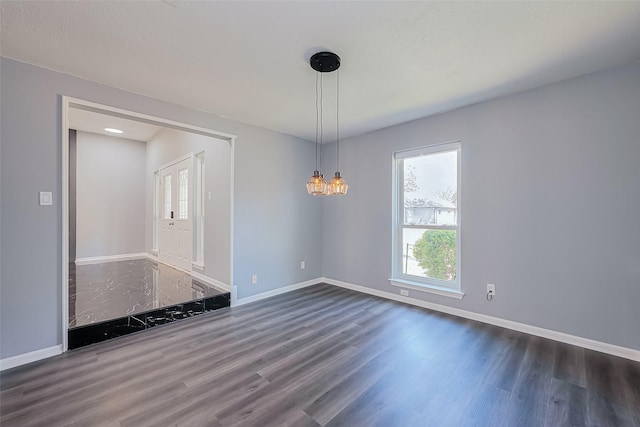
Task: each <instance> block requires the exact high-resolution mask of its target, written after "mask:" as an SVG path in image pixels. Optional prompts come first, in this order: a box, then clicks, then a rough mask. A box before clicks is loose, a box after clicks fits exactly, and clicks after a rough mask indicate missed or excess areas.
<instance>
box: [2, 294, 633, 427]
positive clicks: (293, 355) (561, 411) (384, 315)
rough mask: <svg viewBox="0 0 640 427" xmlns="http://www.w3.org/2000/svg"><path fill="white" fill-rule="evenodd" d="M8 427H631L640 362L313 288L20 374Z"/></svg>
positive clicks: (7, 406) (8, 393) (14, 375)
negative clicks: (65, 426)
mask: <svg viewBox="0 0 640 427" xmlns="http://www.w3.org/2000/svg"><path fill="white" fill-rule="evenodd" d="M0 424H1V425H2V426H3V427H8V426H21V427H23V426H24V427H26V426H62V425H74V426H136V427H137V426H174V425H181V426H182V425H184V426H264V427H268V426H301V427H304V426H319V425H321V426H325V425H326V426H384V427H394V426H402V427H406V426H408V427H411V426H565V425H567V426H568V425H572V426H640V363H636V362H632V361H628V360H625V359H620V358H616V357H613V356H608V355H605V354H602V353H597V352H593V351H589V350H584V349H581V348H578V347H573V346H570V345H566V344H561V343H557V342H554V341H550V340H546V339H543V338H538V337H535V336H531V335H526V334H522V333H518V332H514V331H510V330H507V329H502V328H498V327H494V326H490V325H486V324H483V323H478V322H474V321H471V320H465V319H460V318H456V317H453V316H449V315H445V314H441V313H437V312H433V311H429V310H425V309H421V308H417V307H412V306H407V305H403V304H399V303H395V302H392V301H387V300H383V299H380V298H375V297H371V296H367V295H364V294H360V293H357V292H352V291H349V290H345V289H341V288H338V287H334V286H330V285H326V284H319V285H316V286H312V287H309V288H305V289H301V290H298V291H295V292H290V293H288V294H284V295H280V296H277V297H273V298H270V299H267V300H263V301H259V302H256V303H252V304H248V305H245V306H241V307H237V308H226V309H222V310H218V311H216V312H213V313H211V314H205V315H202V316H199V317H196V318H192V319H188V320H184V321H181V322H179V323H176V324H171V325H167V326H163V327H159V328H156V329H153V330H150V331H148V332H144V333H141V334H136V335H131V336H127V337H124V338H121V339H117V340H112V341H109V342H105V343H101V344H97V345H93V346H89V347H85V348H82V349H79V350H75V351H72V352H68V353H66V354H63V355H60V356H57V357H54V358H51V359H48V360H45V361H40V362H36V363H33V364H30V365H27V366H22V367H18V368H14V369H12V370H8V371H5V372H3V373H2V374H1V375H0Z"/></svg>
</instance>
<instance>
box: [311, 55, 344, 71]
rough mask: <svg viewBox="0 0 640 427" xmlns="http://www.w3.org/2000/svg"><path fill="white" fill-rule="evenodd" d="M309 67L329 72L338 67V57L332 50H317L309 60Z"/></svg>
mask: <svg viewBox="0 0 640 427" xmlns="http://www.w3.org/2000/svg"><path fill="white" fill-rule="evenodd" d="M309 64H311V68H313V69H314V70H316V71H319V72H321V73H330V72H332V71H335V70H337V69H338V68H340V57H339V56H338V55H336V54H335V53H333V52H318V53H316V54H314V55H313V56H312V57H311V59H310V60H309Z"/></svg>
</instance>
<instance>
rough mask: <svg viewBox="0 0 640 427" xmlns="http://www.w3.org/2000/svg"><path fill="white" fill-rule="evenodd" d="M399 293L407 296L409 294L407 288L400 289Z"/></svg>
mask: <svg viewBox="0 0 640 427" xmlns="http://www.w3.org/2000/svg"><path fill="white" fill-rule="evenodd" d="M400 295H402V296H403V297H408V296H409V290H408V289H400Z"/></svg>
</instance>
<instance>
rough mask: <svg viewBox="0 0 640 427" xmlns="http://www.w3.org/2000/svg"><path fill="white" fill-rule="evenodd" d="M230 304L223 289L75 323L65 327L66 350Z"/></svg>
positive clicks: (228, 297) (229, 297) (228, 295)
mask: <svg viewBox="0 0 640 427" xmlns="http://www.w3.org/2000/svg"><path fill="white" fill-rule="evenodd" d="M230 305H231V294H229V293H228V292H227V293H224V294H219V295H215V296H211V297H208V298H200V299H198V300H195V301H189V302H186V303H184V304H176V305H172V306H169V307H163V308H160V309H157V310H150V311H146V312H143V313H138V314H136V315H133V316H123V317H120V318H117V319H111V320H107V321H104V322H97V323H92V324H88V325H84V326H79V327H76V328H72V329H69V349H70V350H73V349H75V348H79V347H83V346H85V345H89V344H95V343H98V342H102V341H106V340H108V339H112V338H117V337H120V336H123V335H128V334H132V333H134V332H140V331H144V330H146V329H149V328H153V327H155V326H159V325H164V324H167V323H171V322H175V321H178V320H182V319H186V318H189V317H193V316H197V315H200V314H204V313H206V312H210V311H213V310H218V309H220V308H224V307H229V306H230Z"/></svg>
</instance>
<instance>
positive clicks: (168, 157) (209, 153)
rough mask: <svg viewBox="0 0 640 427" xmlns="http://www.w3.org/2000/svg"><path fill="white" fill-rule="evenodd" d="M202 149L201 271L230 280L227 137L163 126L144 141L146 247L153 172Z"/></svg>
mask: <svg viewBox="0 0 640 427" xmlns="http://www.w3.org/2000/svg"><path fill="white" fill-rule="evenodd" d="M202 151H204V154H205V157H204V161H205V179H206V182H205V190H206V192H207V193H208V192H211V199H209V198H208V197H205V200H204V210H205V227H204V232H205V235H204V257H205V259H204V264H205V270H204V274H205V275H206V276H209V277H212V278H214V279H216V280H219V281H221V282H223V283H227V284H228V283H230V277H231V272H230V265H231V262H230V254H231V253H230V251H229V249H230V247H231V242H230V239H229V236H230V235H229V227H230V226H231V218H230V217H229V203H230V197H229V195H230V194H229V193H230V181H231V165H230V162H229V159H230V155H231V146H230V145H229V143H228V142H227V141H224V140H221V139H215V138H210V137H207V136H203V135H198V134H194V133H187V132H181V131H178V130H175V129H168V128H165V129H163V130H161V131H160V132H158V133H157V134H156V135H155V136H154V137H153V138H151V139H150V140H149V141H147V159H146V163H147V166H146V181H147V185H146V188H147V194H146V207H147V211H146V218H147V224H146V251H147V252H149V253H151V249H152V246H153V187H154V185H155V182H154V175H153V174H154V172H155V171H157V170H158V168H159V167H160V166H162V165H165V164H167V163H168V162H170V161H172V160H175V159H177V158H179V157H182V156H184V155H185V154H189V153H193V154H198V153H201V152H202Z"/></svg>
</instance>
